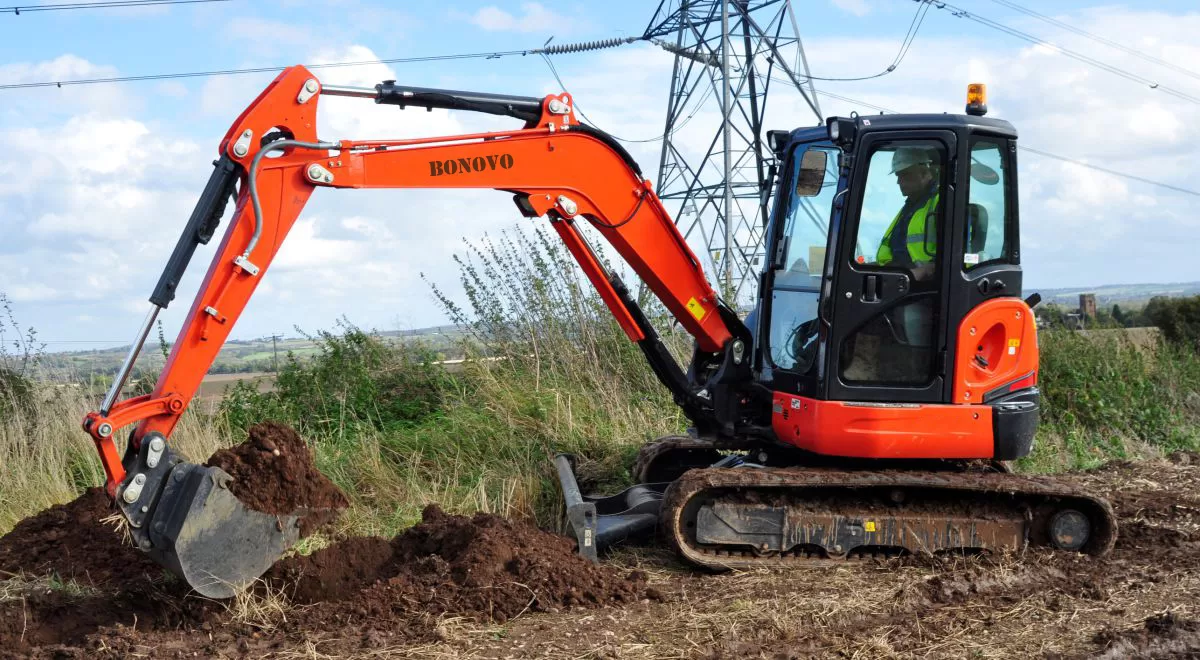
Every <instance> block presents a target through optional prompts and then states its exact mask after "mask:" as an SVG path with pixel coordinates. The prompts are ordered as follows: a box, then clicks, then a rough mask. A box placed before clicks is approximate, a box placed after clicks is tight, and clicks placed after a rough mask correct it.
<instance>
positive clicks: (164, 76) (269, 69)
mask: <svg viewBox="0 0 1200 660" xmlns="http://www.w3.org/2000/svg"><path fill="white" fill-rule="evenodd" d="M533 52H535V51H529V50H509V51H497V52H492V53H460V54H456V55H432V56H424V57H393V58H388V59H379V60H358V61H353V62H326V63H323V64H305V65H304V66H305V67H307V68H309V69H333V68H340V67H354V66H367V65H371V64H407V63H411V62H440V61H445V60H465V59H489V60H490V59H496V58H499V57H505V56H508V55H527V54H529V53H533ZM286 68H288V67H286V66H263V67H252V68H246V69H218V70H214V71H188V72H182V73H154V74H147V75H141V76H114V77H111V78H76V79H74V80H47V81H42V82H31V83H9V84H5V85H0V90H5V89H31V88H35V87H67V86H70V85H98V84H103V83H121V82H142V81H147V80H169V79H174V78H204V77H209V76H235V75H242V74H248V73H278V72H280V71H283V70H284V69H286Z"/></svg>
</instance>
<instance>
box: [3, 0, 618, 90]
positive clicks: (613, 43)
mask: <svg viewBox="0 0 1200 660" xmlns="http://www.w3.org/2000/svg"><path fill="white" fill-rule="evenodd" d="M157 1H159V2H165V1H166V0H157ZM179 1H183V0H179ZM191 1H193V2H199V1H200V0H191ZM212 1H214V2H216V1H221V2H225V1H227V0H212ZM639 40H640V37H637V38H634V37H622V38H617V39H604V40H601V41H591V42H584V43H579V44H560V45H556V46H543V47H542V48H532V49H529V50H502V51H493V52H490V53H457V54H453V55H428V56H423V57H391V58H386V59H378V60H357V61H352V62H325V63H322V64H305V65H304V66H305V67H306V68H309V69H335V68H341V67H355V66H368V65H372V64H410V63H413V62H444V61H447V60H468V59H486V60H494V59H498V58H501V57H508V56H511V55H522V56H524V55H544V54H547V53H549V54H562V53H577V52H581V51H586V50H598V49H601V48H614V47H617V46H624V45H625V44H630V43H633V42H635V41H639ZM287 68H288V67H286V66H261V67H250V68H244V69H216V70H212V71H186V72H179V73H152V74H146V75H140V76H113V77H108V78H76V79H74V80H44V81H41V82H30V83H8V84H3V85H0V91H2V90H6V89H33V88H37V87H67V86H70V85H99V84H104V83H122V82H144V81H148V80H170V79H175V78H206V77H212V76H236V75H244V74H250V73H278V72H280V71H283V70H284V69H287Z"/></svg>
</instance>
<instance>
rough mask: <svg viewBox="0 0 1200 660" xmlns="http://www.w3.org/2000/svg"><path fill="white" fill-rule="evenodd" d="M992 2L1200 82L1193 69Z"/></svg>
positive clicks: (1004, 2)
mask: <svg viewBox="0 0 1200 660" xmlns="http://www.w3.org/2000/svg"><path fill="white" fill-rule="evenodd" d="M992 2H994V3H996V4H998V5H1002V6H1004V7H1008V8H1009V9H1013V10H1016V11H1019V12H1021V13H1022V14H1025V15H1026V16H1032V17H1033V18H1036V19H1038V20H1040V21H1043V22H1045V23H1049V24H1051V25H1054V26H1057V27H1060V28H1062V29H1064V30H1067V31H1069V32H1073V33H1075V34H1077V35H1079V36H1081V37H1085V38H1087V39H1091V40H1092V41H1095V42H1098V43H1102V44H1104V45H1105V46H1108V47H1110V48H1116V49H1117V50H1119V51H1121V52H1123V53H1126V54H1129V55H1133V56H1134V57H1137V58H1140V59H1143V60H1146V61H1147V62H1153V63H1155V64H1158V65H1161V66H1165V67H1167V68H1169V69H1172V70H1175V71H1178V72H1179V73H1182V74H1184V75H1185V76H1191V77H1192V78H1196V79H1198V80H1200V73H1197V72H1196V71H1192V70H1191V69H1186V68H1184V67H1181V66H1179V65H1178V64H1175V63H1174V62H1168V61H1167V60H1164V59H1160V58H1158V57H1154V56H1153V55H1147V54H1146V53H1143V52H1142V51H1140V50H1137V49H1136V48H1130V47H1129V46H1126V45H1125V44H1122V43H1119V42H1116V41H1113V40H1112V39H1106V38H1105V37H1102V36H1100V35H1098V34H1093V33H1091V32H1088V31H1087V30H1084V29H1082V28H1077V27H1075V26H1074V25H1071V24H1070V23H1067V22H1065V21H1060V20H1058V19H1056V18H1051V17H1049V16H1046V15H1045V14H1039V13H1038V12H1036V11H1033V10H1032V9H1029V8H1027V7H1022V6H1021V5H1019V4H1017V3H1015V2H1011V1H1010V0H992Z"/></svg>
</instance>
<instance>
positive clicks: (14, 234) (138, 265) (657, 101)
mask: <svg viewBox="0 0 1200 660" xmlns="http://www.w3.org/2000/svg"><path fill="white" fill-rule="evenodd" d="M794 2H795V6H796V10H797V18H798V23H799V29H800V34H801V36H802V38H803V40H804V45H805V48H806V52H807V56H808V60H809V64H810V66H811V68H812V73H813V75H814V76H819V77H859V76H866V75H870V74H874V73H877V72H879V71H881V70H882V69H884V67H886V66H887V65H888V63H890V62H891V61H892V59H893V57H894V56H895V55H896V53H897V50H898V48H899V47H900V43H901V41H902V39H903V37H904V34H905V32H906V30H907V28H908V26H909V24H910V22H911V20H912V18H913V15H914V11H915V10H916V8H917V5H916V4H914V3H913V2H912V1H911V0H794ZM1020 2H1021V4H1022V5H1024V6H1027V7H1031V8H1035V9H1036V10H1037V11H1039V12H1042V13H1046V14H1049V15H1051V16H1053V17H1055V18H1056V19H1058V20H1060V21H1063V22H1066V23H1068V24H1069V25H1072V26H1075V27H1077V28H1081V29H1083V30H1086V31H1088V32H1090V33H1093V34H1096V35H1099V36H1102V37H1105V38H1108V39H1111V40H1114V41H1118V42H1120V43H1122V44H1125V45H1127V46H1129V47H1132V48H1134V49H1136V50H1138V51H1139V52H1142V53H1145V54H1147V55H1151V56H1154V57H1158V58H1161V59H1165V60H1168V61H1171V62H1175V63H1177V64H1178V65H1179V66H1182V67H1185V68H1188V67H1192V68H1193V69H1194V70H1192V71H1187V72H1180V71H1176V70H1172V69H1170V68H1167V67H1163V66H1161V65H1158V64H1154V63H1151V62H1146V61H1144V60H1141V59H1138V58H1135V57H1133V56H1131V55H1128V54H1127V53H1124V52H1121V51H1119V50H1115V49H1113V48H1110V47H1108V46H1106V45H1103V44H1100V43H1097V42H1095V41H1092V40H1089V39H1086V38H1084V37H1082V36H1080V35H1078V34H1074V33H1071V32H1068V31H1066V30H1064V29H1062V28H1060V27H1056V26H1053V25H1049V24H1047V23H1044V22H1040V21H1037V20H1035V19H1034V18H1031V17H1029V16H1026V15H1023V14H1021V13H1018V12H1017V11H1014V10H1013V9H1011V8H1009V7H1006V6H1004V4H1005V3H1003V2H1000V1H999V0H957V1H956V5H957V6H959V7H961V8H963V9H966V10H968V11H970V12H973V13H976V14H977V15H980V16H983V17H986V18H988V19H992V20H994V21H996V22H998V23H1000V24H1003V25H1005V26H1009V27H1012V28H1015V29H1018V30H1021V31H1024V32H1028V33H1031V34H1034V35H1037V36H1038V37H1040V38H1042V39H1046V40H1049V41H1051V42H1054V43H1056V44H1059V45H1060V46H1063V47H1065V48H1069V49H1072V50H1076V51H1078V52H1080V53H1083V54H1086V55H1087V56H1088V57H1092V58H1095V59H1096V60H1099V61H1101V62H1104V63H1105V64H1108V65H1111V66H1115V67H1119V68H1120V69H1122V70H1124V71H1127V72H1129V73H1131V74H1134V75H1137V76H1141V77H1144V78H1147V79H1150V80H1153V81H1154V82H1156V83H1158V84H1159V85H1160V88H1159V89H1152V88H1151V87H1150V86H1149V85H1146V84H1142V83H1137V82H1132V81H1130V80H1127V79H1125V78H1122V77H1119V76H1116V75H1113V74H1112V73H1110V72H1106V71H1103V70H1101V69H1098V68H1095V67H1091V66H1088V65H1086V64H1084V63H1081V62H1078V61H1076V60H1073V59H1071V58H1068V57H1065V56H1063V55H1062V54H1058V53H1055V52H1053V50H1051V49H1048V48H1046V47H1044V46H1037V45H1033V44H1030V43H1028V42H1025V41H1021V40H1020V39H1017V38H1014V37H1012V36H1010V35H1006V34H1004V33H1002V32H999V31H997V30H994V29H991V28H988V27H985V26H983V25H980V24H978V23H975V22H971V21H968V20H965V19H962V18H956V17H955V16H953V15H952V14H951V13H950V12H948V11H944V10H930V11H929V13H928V15H927V17H926V18H925V20H924V22H923V23H922V26H921V29H920V32H919V34H918V36H917V37H916V39H915V40H914V42H913V44H912V46H911V48H910V49H909V51H908V53H907V55H906V56H905V58H904V59H903V61H902V62H901V64H900V65H899V66H898V67H897V68H896V70H895V71H894V72H892V73H890V74H888V75H886V76H883V77H879V78H875V79H872V80H868V81H860V82H817V89H818V90H819V91H822V92H830V93H833V94H837V95H840V96H845V97H849V98H853V99H858V100H861V101H866V102H868V103H871V104H874V105H877V106H881V107H886V108H892V109H896V110H900V111H911V112H954V113H958V112H962V107H963V100H964V98H965V89H966V85H967V84H968V83H970V82H984V83H987V85H988V92H989V109H990V113H989V115H990V116H995V117H1000V118H1003V119H1007V120H1009V121H1011V122H1012V123H1013V124H1014V125H1015V126H1016V127H1017V130H1018V132H1019V134H1020V143H1021V144H1022V145H1025V146H1028V147H1032V148H1035V149H1038V150H1041V151H1046V152H1050V153H1053V154H1058V155H1061V156H1065V157H1068V158H1071V159H1077V160H1081V161H1084V162H1087V163H1091V164H1094V165H1097V166H1100V167H1104V168H1108V169H1112V170H1117V171H1120V172H1126V173H1129V174H1133V175H1136V176H1140V177H1143V178H1148V179H1153V180H1156V181H1161V182H1164V183H1168V184H1171V185H1174V186H1178V187H1182V188H1188V189H1192V190H1200V181H1197V178H1198V177H1197V174H1198V171H1197V168H1198V167H1200V166H1198V165H1197V163H1200V159H1198V156H1200V139H1198V138H1200V42H1197V41H1196V39H1195V35H1196V34H1200V12H1198V11H1197V9H1196V8H1195V5H1194V3H1193V2H1185V1H1182V0H1180V1H1171V0H1163V1H1157V2H1155V1H1146V2H1137V3H1133V2H1129V3H1106V4H1095V3H1091V2H1076V1H1063V2H1039V3H1032V2H1030V1H1029V0H1020ZM12 4H16V3H15V2H13V0H0V11H2V10H3V8H4V7H7V6H11V5H12ZM24 4H38V3H37V2H31V1H30V0H26V2H25V3H24ZM657 5H658V3H657V2H656V1H652V0H640V1H635V0H609V1H607V2H603V3H599V2H584V1H582V0H578V1H574V2H572V1H559V2H555V3H550V2H541V3H539V2H530V1H527V0H514V1H504V2H500V1H494V2H461V1H457V0H444V1H442V2H436V3H417V2H398V1H396V2H384V1H379V0H375V1H371V0H230V1H228V2H213V3H204V4H192V5H175V6H160V7H145V8H137V9H128V8H126V9H86V10H74V11H45V12H28V11H25V12H22V13H21V14H20V15H14V14H12V13H0V85H4V84H14V83H30V82H42V81H53V80H70V79H78V78H94V77H109V76H135V75H142V74H157V73H173V72H186V71H206V70H219V69H231V68H247V67H260V66H262V67H265V66H284V65H289V64H294V63H320V62H345V61H364V60H375V59H381V58H382V59H386V58H401V57H412V56H426V55H440V54H457V53H478V52H493V51H509V50H525V49H531V48H537V47H539V46H541V45H543V44H544V43H546V41H547V40H548V39H550V38H553V40H554V41H553V42H551V43H566V42H579V41H590V40H596V39H605V38H610V37H621V36H634V37H636V36H639V35H641V34H642V32H643V30H644V29H645V27H646V24H647V23H648V22H649V21H650V19H651V17H652V15H653V13H654V9H655V7H656V6H657ZM554 63H555V66H556V67H557V69H558V72H559V73H560V75H561V78H562V82H563V84H564V85H565V86H566V87H567V88H568V90H569V91H570V92H571V93H572V94H573V95H574V98H575V99H576V101H577V105H578V107H579V108H580V109H582V110H583V111H584V112H585V113H587V116H588V117H589V118H590V119H591V120H592V122H593V123H595V124H596V125H598V126H599V127H600V128H602V129H605V130H608V131H609V132H611V133H613V134H616V135H618V136H620V137H621V138H625V139H628V140H635V141H636V140H647V139H652V138H654V137H656V136H660V135H661V133H662V128H663V121H664V117H665V106H666V101H667V92H668V89H669V84H670V74H671V66H672V56H671V55H670V54H669V53H666V52H664V51H663V50H661V49H659V48H657V47H656V46H654V45H651V44H648V43H645V42H638V43H635V44H632V45H627V46H623V47H621V48H615V49H610V50H602V51H593V52H587V53H579V54H571V55H562V56H557V57H555V58H554ZM274 75H275V74H273V73H263V74H251V75H237V76H218V77H198V78H182V79H172V80H155V81H143V82H128V83H117V84H98V85H86V86H65V87H61V88H58V87H49V88H35V89H19V90H12V89H7V90H5V89H0V140H2V142H3V143H4V145H5V149H6V152H7V154H8V157H7V158H5V159H4V160H3V161H0V292H3V293H4V294H6V295H7V297H8V298H9V299H10V300H11V302H12V305H13V308H14V309H13V311H14V314H15V316H16V318H17V320H18V321H19V323H20V324H21V325H22V326H32V327H34V328H36V329H37V331H38V334H39V336H40V338H41V339H42V341H44V342H46V343H47V345H48V346H47V348H48V349H49V350H85V349H92V348H103V347H108V346H116V345H121V344H125V343H128V342H129V341H130V340H131V339H132V338H133V335H134V334H135V333H136V330H137V328H138V326H139V325H140V323H141V321H142V318H143V316H144V315H145V312H146V310H147V309H148V308H149V303H148V302H147V298H148V296H149V294H150V291H151V290H152V288H153V287H154V284H155V282H156V281H157V279H158V277H159V273H160V272H161V270H162V267H163V265H164V264H165V263H166V260H167V257H168V255H169V254H170V251H171V249H172V248H173V247H174V245H175V242H176V240H177V238H178V235H179V232H180V230H181V229H182V227H183V225H184V223H185V222H186V221H187V217H188V215H189V213H190V211H191V208H192V206H193V205H194V204H195V201H196V198H197V197H198V195H199V193H200V191H201V190H202V188H203V186H204V183H205V181H206V180H207V178H208V174H209V172H210V171H211V161H212V160H213V159H214V158H215V157H216V155H217V148H218V145H219V142H220V139H221V138H222V136H223V135H224V133H225V131H226V130H227V128H228V126H229V124H230V123H232V122H233V120H234V119H235V118H236V117H237V115H238V114H239V113H240V112H241V110H242V109H243V108H244V107H245V106H246V105H247V104H248V103H250V102H251V101H252V100H253V99H254V97H255V96H256V95H257V94H258V92H259V91H260V90H261V89H262V88H263V87H264V86H265V85H266V84H268V83H269V82H270V81H271V79H272V78H273V77H274ZM318 76H319V77H320V78H321V80H322V81H323V82H324V83H327V84H342V85H361V86H373V85H374V84H375V83H377V82H379V81H381V80H384V79H396V80H399V81H401V82H403V83H407V84H411V85H416V86H425V87H442V88H450V89H463V90H473V91H486V92H498V93H508V94H516V95H527V96H541V95H544V94H547V93H552V92H556V91H559V90H560V89H561V88H560V86H559V83H558V82H557V81H556V80H555V78H554V76H553V75H552V74H551V72H550V70H549V69H548V68H547V66H546V65H545V63H544V62H543V61H542V59H541V58H540V57H536V56H521V55H515V56H505V57H499V58H494V59H471V60H455V61H444V62H436V63H429V62H426V63H409V64H393V65H383V64H371V65H365V66H357V67H345V68H335V69H321V70H319V71H318ZM1164 88H1166V89H1164ZM1167 89H1175V90H1179V91H1180V92H1183V93H1185V94H1188V95H1193V96H1194V97H1196V99H1197V100H1195V101H1193V100H1189V99H1180V98H1176V97H1174V96H1172V95H1170V94H1169V93H1167V91H1166V90H1167ZM776 90H777V91H776V92H774V93H773V94H772V96H771V99H770V102H769V110H768V114H767V124H768V126H769V127H771V128H787V129H790V128H794V127H797V126H807V125H813V124H815V123H816V122H817V120H816V117H815V116H814V115H813V113H812V112H811V111H810V110H808V108H807V106H806V105H805V104H804V102H803V101H802V100H801V98H800V96H799V95H798V94H797V93H796V92H795V91H794V90H787V89H784V88H783V87H782V86H778V87H777V88H776ZM819 99H820V102H821V106H822V108H821V109H822V111H823V113H824V114H825V115H827V116H828V115H834V114H840V115H847V114H849V113H850V112H851V111H858V112H860V113H864V114H866V113H870V112H874V111H873V110H870V109H869V108H866V107H863V106H860V105H857V104H854V103H849V102H845V101H841V100H838V99H836V98H833V97H829V96H820V97H819ZM320 107H321V110H320V118H319V125H318V129H319V134H320V136H321V138H322V139H329V140H337V139H363V138H405V137H416V136H428V135H451V134H457V133H469V132H475V131H479V130H502V129H505V128H515V126H514V125H513V121H512V120H507V119H504V118H496V117H489V116H476V115H471V114H464V113H457V112H446V111H435V112H431V113H427V112H424V111H420V112H413V111H411V110H410V111H399V110H397V109H396V108H393V107H385V106H375V105H374V104H372V103H370V102H363V101H355V100H351V99H328V98H326V99H322V100H321V106H320ZM717 120H719V115H717V114H714V113H711V112H702V113H700V114H699V115H698V116H697V117H696V119H695V121H693V122H691V123H690V124H689V125H688V127H687V130H686V131H681V132H680V133H679V134H677V135H676V137H675V139H676V142H677V143H678V144H683V145H685V148H696V147H697V145H698V144H700V143H701V142H703V141H705V140H706V139H707V138H708V137H709V136H711V135H712V134H713V132H714V131H715V122H716V121H717ZM627 146H628V148H629V150H630V151H631V152H632V153H633V155H634V156H635V158H636V159H637V160H638V161H639V162H640V163H641V164H642V166H643V169H644V171H645V173H646V175H647V176H648V177H650V178H651V179H654V178H655V175H656V169H657V164H658V160H659V149H660V148H661V142H654V141H651V142H642V141H636V142H630V143H628V144H627ZM1019 178H1020V202H1021V228H1022V252H1023V254H1022V264H1023V267H1024V269H1025V272H1026V288H1027V289H1028V290H1034V289H1036V288H1038V287H1063V286H1097V285H1102V284H1116V283H1147V282H1173V281H1191V280H1197V279H1200V265H1198V261H1197V258H1196V256H1195V251H1196V250H1195V248H1196V247H1197V246H1200V239H1197V233H1198V230H1200V219H1197V215H1196V214H1195V213H1194V211H1193V209H1194V208H1195V206H1196V201H1197V197H1196V196H1195V195H1189V194H1186V193H1180V192H1174V191H1171V190H1167V189H1163V188H1159V187H1155V186H1151V185H1147V184H1144V183H1140V182H1137V181H1133V180H1130V179H1124V178H1119V177H1114V176H1111V175H1109V174H1105V173H1102V172H1099V171H1096V170H1092V169H1087V168H1084V167H1080V166H1078V165H1075V164H1071V163H1067V162H1063V161H1060V160H1056V159H1052V158H1046V157H1043V156H1039V155H1037V154H1034V153H1031V152H1021V154H1020V170H1019ZM509 197H510V196H509V195H507V194H504V193H498V192H494V191H412V190H392V191H370V192H366V191H348V190H319V191H317V192H316V194H314V195H313V198H312V201H310V203H309V204H308V206H307V207H306V208H305V211H304V213H303V214H302V215H301V217H300V220H299V221H298V222H297V224H296V226H295V227H294V228H293V230H292V232H291V234H290V235H289V237H288V239H287V241H286V242H285V243H284V246H283V248H282V249H281V251H280V253H279V255H278V256H277V257H276V260H275V262H274V263H273V264H272V266H271V269H270V270H269V271H268V272H267V273H266V275H265V277H264V280H263V282H262V284H261V285H260V286H259V288H258V291H257V293H256V294H255V297H254V299H253V300H252V301H251V302H250V304H249V306H248V307H247V309H246V312H245V313H244V314H243V316H242V318H241V320H240V321H239V322H238V325H237V327H236V328H235V329H234V330H233V333H232V338H234V339H253V338H257V337H263V336H266V335H271V334H284V335H287V336H295V335H296V328H300V329H301V330H304V331H305V332H309V333H311V332H315V331H316V330H319V329H328V328H332V327H333V326H334V325H335V323H336V322H337V320H338V319H340V318H343V317H344V318H347V319H349V320H350V321H352V322H354V323H355V324H357V325H359V326H361V327H365V328H373V329H378V330H403V329H413V328H420V327H426V326H431V325H438V324H442V323H446V322H447V320H446V318H445V315H444V314H443V313H442V311H441V309H440V307H439V305H438V303H437V301H436V300H435V298H434V297H433V295H432V292H431V289H430V285H429V282H433V283H435V284H437V285H438V286H439V287H440V288H443V289H445V290H447V291H449V292H450V293H451V295H458V294H459V292H460V290H459V288H458V286H457V273H458V271H457V269H456V267H455V265H454V262H453V256H454V255H455V254H462V253H464V251H465V249H466V246H467V244H468V243H476V242H479V241H481V240H484V239H485V237H487V236H489V235H496V234H498V233H500V232H502V231H511V230H512V229H514V228H517V227H520V226H525V227H530V226H531V223H537V222H544V220H528V219H524V218H521V217H520V216H519V215H518V214H517V213H516V211H515V209H514V208H513V206H512V203H511V201H510V199H509ZM226 226H227V225H222V229H221V231H224V228H225V227H226ZM216 243H217V241H213V243H211V244H210V245H208V246H202V247H201V248H200V249H199V250H198V251H197V255H196V257H195V258H194V259H193V261H192V265H191V269H190V270H189V273H188V276H187V277H186V278H185V279H184V282H183V285H182V286H181V289H180V294H179V296H178V297H177V299H176V301H175V302H174V303H173V304H172V305H171V306H170V308H169V309H168V310H167V311H165V312H164V313H163V315H162V317H161V318H162V320H163V324H164V329H165V330H166V332H167V334H168V336H173V335H174V334H175V332H177V331H178V328H179V324H180V323H181V322H182V320H183V318H184V317H185V316H186V313H187V308H188V306H189V304H190V303H191V300H192V297H193V296H194V294H195V291H196V288H197V287H198V286H199V282H200V280H201V278H202V276H203V271H204V270H205V269H206V268H207V266H208V263H209V260H210V259H211V256H212V249H213V248H214V247H215V245H216ZM422 274H424V276H425V278H426V279H427V280H428V281H426V280H423V279H422Z"/></svg>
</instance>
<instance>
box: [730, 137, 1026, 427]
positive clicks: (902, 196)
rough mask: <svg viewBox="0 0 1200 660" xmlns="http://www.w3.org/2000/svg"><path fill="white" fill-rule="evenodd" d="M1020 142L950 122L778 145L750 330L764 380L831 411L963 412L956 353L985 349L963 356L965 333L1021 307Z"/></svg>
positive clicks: (774, 141)
mask: <svg viewBox="0 0 1200 660" xmlns="http://www.w3.org/2000/svg"><path fill="white" fill-rule="evenodd" d="M1016 137H1017V134H1016V130H1015V129H1014V128H1013V126H1012V125H1011V124H1009V123H1008V122H1006V121H1002V120H998V119H990V118H986V117H983V116H977V115H976V116H971V115H948V114H912V115H880V116H870V117H867V116H856V117H851V118H842V117H834V118H831V119H829V120H828V123H827V125H826V126H825V127H817V128H803V129H797V130H795V131H792V132H791V133H783V132H773V133H772V134H771V136H770V138H771V139H770V142H771V146H772V148H773V150H775V152H776V156H777V158H778V159H779V161H780V162H781V163H782V165H781V170H780V176H779V184H778V188H777V190H776V195H775V199H776V204H775V208H774V210H773V213H772V215H771V218H770V220H769V224H768V228H767V238H766V255H767V259H766V264H765V267H764V270H763V272H762V274H761V281H760V284H761V286H760V288H759V291H760V294H759V295H760V299H759V301H758V310H759V313H757V314H755V318H754V319H753V320H752V321H751V323H752V325H753V326H754V327H752V330H753V332H754V335H755V349H756V350H755V360H756V363H755V364H756V367H757V370H758V371H759V379H760V382H761V383H763V384H764V385H767V386H769V387H770V388H771V389H772V390H773V391H776V392H782V393H790V394H795V395H798V396H802V397H808V398H813V399H821V400H830V401H863V402H872V401H877V402H894V403H953V402H955V401H954V394H955V383H954V382H953V381H954V378H953V376H954V365H955V364H956V360H955V356H956V351H958V350H960V348H961V349H962V350H970V351H974V349H975V347H974V346H970V347H967V346H964V347H959V346H957V345H956V344H957V343H958V334H959V332H958V331H959V325H960V323H961V321H962V319H963V318H964V316H966V315H967V314H968V313H969V312H970V311H971V310H972V309H974V308H976V307H977V306H978V305H980V304H982V303H983V302H985V301H987V300H989V299H992V298H997V297H1013V296H1019V295H1020V293H1021V268H1020V251H1019V242H1018V231H1017V222H1018V217H1017V216H1018V214H1017V181H1016V175H1015V173H1016ZM980 349H981V350H982V346H980ZM981 355H982V354H981ZM977 359H979V360H983V361H985V362H986V357H979V356H977Z"/></svg>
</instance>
